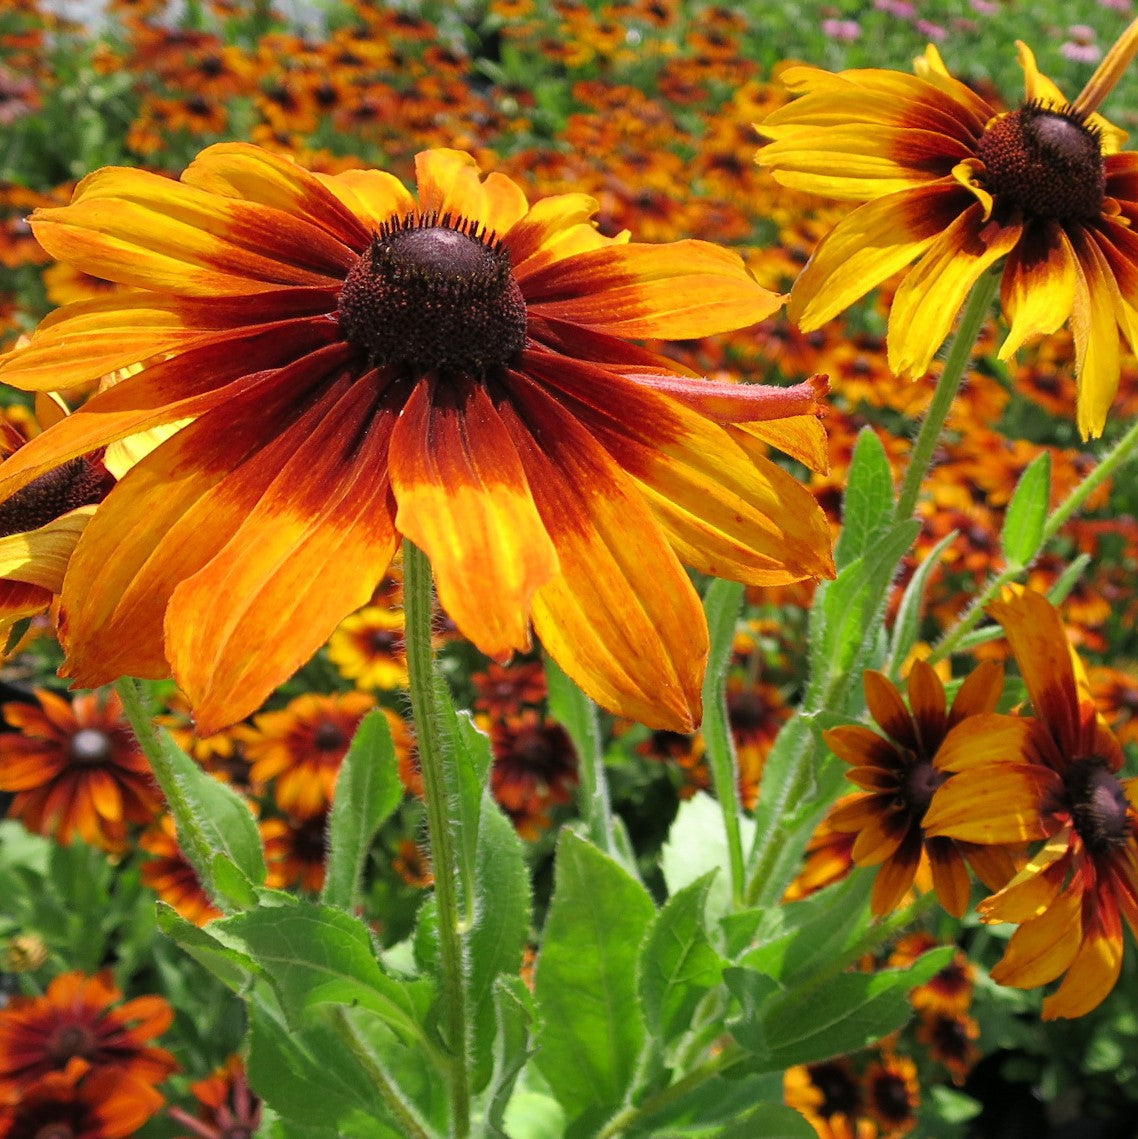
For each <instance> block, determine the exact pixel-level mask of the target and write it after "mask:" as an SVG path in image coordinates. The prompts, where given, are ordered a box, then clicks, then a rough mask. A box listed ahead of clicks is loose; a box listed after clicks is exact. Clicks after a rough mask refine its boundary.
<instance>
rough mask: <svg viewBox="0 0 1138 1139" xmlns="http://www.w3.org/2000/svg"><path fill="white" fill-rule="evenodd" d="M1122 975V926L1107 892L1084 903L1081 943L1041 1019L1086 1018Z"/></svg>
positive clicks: (1045, 1004) (1096, 893) (1086, 898)
mask: <svg viewBox="0 0 1138 1139" xmlns="http://www.w3.org/2000/svg"><path fill="white" fill-rule="evenodd" d="M1121 972H1122V922H1121V921H1120V919H1119V916H1118V908H1117V906H1116V904H1115V902H1114V899H1113V897H1112V895H1111V894H1110V893H1109V891H1108V890H1103V891H1098V890H1096V891H1092V892H1091V893H1089V894H1087V895H1084V899H1083V943H1082V945H1081V946H1080V947H1079V952H1078V953H1077V954H1076V955H1075V960H1074V961H1073V962H1072V963H1071V967H1070V968H1069V969H1068V970H1067V975H1066V976H1065V977H1064V978H1063V983H1062V984H1061V985H1060V986H1059V988H1058V989H1056V991H1055V992H1054V993H1052V994H1051V996H1049V997H1048V998H1047V999H1046V1000H1045V1001H1044V1002H1043V1019H1044V1020H1054V1019H1055V1018H1056V1017H1060V1016H1063V1017H1075V1016H1085V1015H1086V1014H1087V1013H1088V1012H1090V1011H1091V1009H1094V1008H1097V1007H1098V1006H1099V1005H1100V1004H1102V1002H1103V1001H1104V1000H1106V998H1107V996H1108V995H1109V993H1110V991H1111V990H1112V989H1113V988H1114V986H1115V985H1116V984H1117V982H1118V977H1119V974H1120V973H1121Z"/></svg>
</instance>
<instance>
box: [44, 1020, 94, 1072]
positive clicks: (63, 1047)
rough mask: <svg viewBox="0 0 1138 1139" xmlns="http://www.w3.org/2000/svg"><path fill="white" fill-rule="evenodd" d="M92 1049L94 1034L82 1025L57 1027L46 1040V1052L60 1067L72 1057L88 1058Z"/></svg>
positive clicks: (61, 1025)
mask: <svg viewBox="0 0 1138 1139" xmlns="http://www.w3.org/2000/svg"><path fill="white" fill-rule="evenodd" d="M94 1047H95V1036H94V1033H92V1032H91V1030H90V1029H89V1028H88V1027H87V1026H86V1025H84V1024H74V1023H72V1024H60V1025H57V1026H56V1027H55V1028H54V1029H52V1032H51V1035H50V1036H49V1037H48V1039H47V1050H48V1052H49V1053H50V1055H51V1057H52V1059H54V1060H57V1061H59V1064H60V1067H62V1066H63V1065H65V1064H66V1063H67V1061H68V1060H70V1059H71V1057H72V1056H83V1057H88V1056H90V1055H91V1053H92V1051H93V1050H94Z"/></svg>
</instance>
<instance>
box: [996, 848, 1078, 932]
mask: <svg viewBox="0 0 1138 1139" xmlns="http://www.w3.org/2000/svg"><path fill="white" fill-rule="evenodd" d="M1070 853H1071V828H1070V827H1064V828H1063V830H1061V831H1059V832H1058V833H1057V834H1055V835H1053V836H1052V837H1051V838H1050V839H1048V841H1047V843H1046V844H1045V845H1044V846H1043V847H1041V848H1040V849H1039V850H1037V851H1036V852H1035V854H1033V855H1032V856H1031V859H1030V861H1028V863H1027V864H1026V865H1025V866H1024V867H1023V869H1022V870H1020V871H1019V873H1018V874H1016V876H1015V877H1014V878H1013V879H1012V880H1011V881H1010V882H1009V883H1008V884H1007V885H1006V886H1005V887H1004V888H1003V889H1002V890H1000V891H999V893H997V894H993V895H992V897H990V898H985V899H984V901H982V902H981V903H980V905H979V906H978V907H977V908H978V909H979V911H980V915H981V917H982V918H983V919H984V921H986V922H989V923H991V922H1026V921H1031V920H1033V919H1034V918H1037V917H1039V915H1040V914H1042V913H1043V912H1044V911H1045V910H1046V909H1047V908H1048V906H1050V905H1051V903H1052V902H1053V901H1054V900H1055V897H1056V895H1057V894H1058V893H1059V891H1060V889H1061V888H1062V886H1063V882H1064V881H1065V879H1066V877H1067V871H1068V870H1069V868H1070V861H1071V860H1070Z"/></svg>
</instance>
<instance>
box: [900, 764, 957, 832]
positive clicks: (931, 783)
mask: <svg viewBox="0 0 1138 1139" xmlns="http://www.w3.org/2000/svg"><path fill="white" fill-rule="evenodd" d="M947 778H948V776H947V775H946V774H945V773H944V772H943V771H937V769H936V768H935V767H933V765H932V764H931V763H930V762H929V761H928V760H927V759H919V760H917V761H916V762H915V763H914V764H912V765H911V766H910V767H908V768H906V769H905V772H904V774H903V775H902V777H901V797H902V798H903V799H904V801H905V805H906V806H907V807H908V809H909V812H910V814H911V815H912V816H913V818H915V819H917V820H920V819H923V818H924V817H925V812H926V811H927V810H928V809H929V803H931V802H932V798H933V793H934V792H935V791H936V789H937V788H938V787H939V786H940V785H941V784H942V783H943V782H944V781H945V780H946V779H947Z"/></svg>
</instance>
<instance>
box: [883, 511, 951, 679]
mask: <svg viewBox="0 0 1138 1139" xmlns="http://www.w3.org/2000/svg"><path fill="white" fill-rule="evenodd" d="M959 533H960V532H959V531H958V530H953V531H951V532H950V533H948V534H945V536H944V537H943V538H941V540H940V541H939V542H937V544H936V545H935V546H934V547H933V548H932V549H931V550H930V551H929V554H928V557H926V558H925V560H924V561H923V562H921V564H920V565H919V566H917V569H916V571H915V572H914V574H913V576H912V578H910V579H909V584H908V585H907V586H905V592H904V593H903V594H902V595H901V605H900V607H899V608H898V610H897V620H896V621H895V622H894V624H893V645H892V648H891V649H890V652H889V658H890V662H891V664H892V668H891V672H892V673H893V676H894V678H896V676H897V674H898V671H899V670H900V668H901V666H902V665H903V664H904V663H905V661H907V660H908V659H909V654H910V653H911V652H912V651H913V646H914V645H915V644H916V643H917V641H918V640H919V639H920V634H921V611H922V609H923V608H924V604H925V594H926V593H927V592H928V588H929V578H931V577H932V575H933V571H934V570H935V569H936V567H937V566H938V565H940V559H941V558H942V557H944V553H945V551H946V550H947V549H948V547H949V546H951V545H952V543H953V542H954V541H956V538H957V535H958V534H959Z"/></svg>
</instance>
